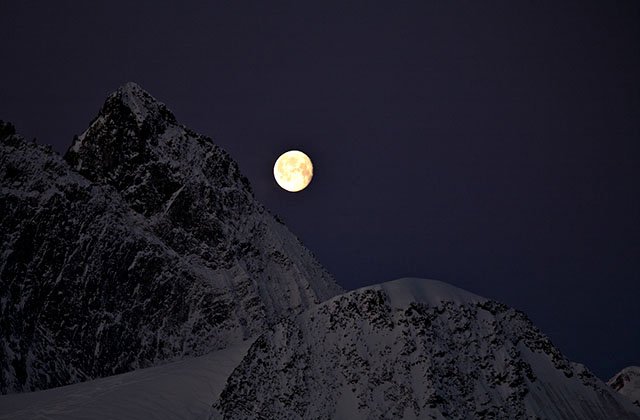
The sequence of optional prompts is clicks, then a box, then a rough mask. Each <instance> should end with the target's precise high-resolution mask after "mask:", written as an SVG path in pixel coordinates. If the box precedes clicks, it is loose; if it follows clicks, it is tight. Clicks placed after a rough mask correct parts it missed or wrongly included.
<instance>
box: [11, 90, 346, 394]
mask: <svg viewBox="0 0 640 420" xmlns="http://www.w3.org/2000/svg"><path fill="white" fill-rule="evenodd" d="M14 131H15V130H13V128H12V127H10V126H8V125H0V139H1V140H2V141H0V156H1V158H0V180H1V181H2V185H0V214H1V215H2V217H0V244H1V245H2V247H1V248H0V320H1V322H0V393H11V392H20V391H29V390H38V389H44V388H48V387H52V386H60V385H66V384H69V383H73V382H78V381H82V380H87V379H91V378H98V377H103V376H107V375H112V374H116V373H121V372H127V371H130V370H133V369H137V368H141V367H148V366H152V365H154V364H158V363H162V362H165V361H167V360H175V359H179V358H182V357H185V356H195V355H201V354H205V353H207V352H210V351H212V350H215V349H220V348H225V347H227V346H228V345H233V344H235V343H238V342H240V341H242V340H245V339H248V338H250V337H254V336H256V335H257V334H259V333H261V332H262V331H264V330H265V328H267V327H269V326H270V325H273V324H274V323H275V322H277V321H278V320H279V319H280V318H282V317H285V316H289V315H293V314H297V313H300V312H301V311H303V310H305V309H306V308H308V307H310V306H312V305H313V304H316V303H318V302H321V301H324V300H326V299H328V298H330V297H332V296H334V295H336V294H338V293H340V292H341V291H342V289H341V288H340V287H339V286H338V285H337V284H336V283H335V282H334V280H333V279H332V278H331V276H330V275H329V274H328V273H327V272H326V270H324V268H322V266H320V264H319V263H318V262H317V261H316V260H315V258H314V256H313V255H312V254H311V253H310V252H309V251H308V250H307V249H306V248H304V246H303V245H302V244H301V243H300V241H299V240H298V238H296V236H295V235H293V234H292V233H291V232H290V231H289V230H288V229H287V228H286V227H285V226H284V225H283V224H282V223H279V222H278V221H276V220H275V218H274V217H273V216H272V215H271V214H270V213H269V212H268V211H267V210H266V209H265V208H264V207H263V206H262V205H261V204H260V203H259V202H258V201H256V199H255V197H254V196H253V194H252V192H251V188H250V186H249V182H248V180H247V179H246V178H245V177H244V176H243V175H242V174H241V173H240V170H239V168H238V165H237V164H236V163H235V161H233V159H231V157H230V156H229V155H228V154H227V153H226V152H225V151H224V150H222V149H221V148H220V147H219V146H217V145H216V144H214V143H213V141H212V140H211V139H210V138H208V137H206V136H203V135H200V134H197V133H195V132H193V131H192V130H190V129H188V128H186V127H184V126H182V125H180V124H178V123H177V121H175V118H174V117H173V114H171V113H170V112H169V111H168V109H167V108H166V107H165V106H164V105H163V104H161V103H159V102H158V101H156V100H155V99H153V97H151V96H150V95H149V94H148V93H146V92H144V90H142V89H141V88H140V87H139V86H137V85H135V84H126V85H124V86H122V87H121V88H120V89H118V90H117V91H116V92H114V93H113V94H112V95H110V96H109V97H108V98H107V100H106V101H105V103H104V105H103V107H102V108H101V110H100V112H99V113H98V116H97V117H96V118H95V119H94V120H93V122H92V123H91V124H90V126H89V127H88V128H87V130H85V132H84V133H83V134H82V135H81V136H77V137H75V138H74V140H73V144H72V145H71V147H70V148H69V150H68V152H67V153H66V155H65V158H64V159H65V160H66V162H65V160H63V159H62V158H61V156H59V155H58V154H57V153H55V152H53V151H51V150H50V149H47V148H46V147H43V146H39V145H37V144H34V143H28V142H24V141H23V140H21V139H20V138H19V136H16V135H14V134H13V133H14Z"/></svg>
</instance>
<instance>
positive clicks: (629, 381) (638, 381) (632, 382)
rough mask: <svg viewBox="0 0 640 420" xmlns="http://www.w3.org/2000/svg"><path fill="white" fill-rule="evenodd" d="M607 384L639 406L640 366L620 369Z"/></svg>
mask: <svg viewBox="0 0 640 420" xmlns="http://www.w3.org/2000/svg"><path fill="white" fill-rule="evenodd" d="M607 384H609V386H611V387H612V388H613V389H615V390H616V391H618V392H619V393H620V394H622V395H624V396H625V397H627V398H629V399H630V400H631V401H633V403H634V404H635V405H637V406H638V407H640V367H638V366H629V367H626V368H624V369H622V370H621V371H620V372H618V373H617V374H616V375H615V376H614V377H613V378H611V379H609V382H607Z"/></svg>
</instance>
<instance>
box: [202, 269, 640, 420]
mask: <svg viewBox="0 0 640 420" xmlns="http://www.w3.org/2000/svg"><path fill="white" fill-rule="evenodd" d="M639 413H640V411H637V410H635V409H634V408H633V407H632V406H631V404H629V403H627V402H625V401H624V400H623V399H622V398H621V397H619V396H618V395H615V393H614V392H612V390H611V389H609V388H608V387H607V386H606V385H605V384H603V383H602V382H601V381H600V380H598V379H597V378H595V377H594V376H593V375H592V374H591V373H590V372H589V371H588V370H587V369H586V368H584V367H583V366H581V365H577V364H574V363H571V362H570V361H568V360H567V359H566V358H565V357H564V356H563V355H562V354H561V353H560V352H559V351H558V350H557V349H556V348H555V347H554V346H553V345H552V343H551V342H550V341H549V340H548V339H547V338H546V337H545V336H544V335H543V334H542V333H541V332H540V331H539V330H538V329H537V328H535V327H534V326H533V325H532V324H531V322H530V321H529V320H528V319H527V317H526V316H525V315H524V314H523V313H521V312H519V311H516V310H514V309H511V308H509V307H507V306H505V305H503V304H500V303H497V302H493V301H490V300H487V299H484V298H481V297H479V296H475V295H472V294H470V293H467V292H464V291H462V290H460V289H456V288H454V287H452V286H449V285H446V284H444V283H441V282H435V281H429V280H421V279H402V280H397V281H395V282H389V283H383V284H382V285H377V286H372V287H368V288H364V289H360V290H356V291H352V292H348V293H345V294H343V295H340V296H337V297H335V298H333V299H331V300H329V301H327V302H324V303H322V304H320V305H318V306H317V307H314V308H311V309H309V310H308V311H306V312H305V313H303V314H302V315H300V316H299V317H297V318H295V319H291V320H286V321H283V322H281V323H279V324H277V325H276V326H275V327H274V328H273V329H272V330H270V331H269V332H267V333H265V334H264V335H262V336H261V337H259V338H258V340H257V341H256V342H255V343H254V344H253V346H252V347H251V349H250V350H249V352H248V354H247V356H246V357H245V358H244V360H243V362H242V363H241V364H240V366H239V367H238V368H236V370H235V371H234V372H233V373H232V375H231V377H230V378H229V380H228V381H227V385H226V387H225V389H224V391H223V392H222V394H221V396H220V399H219V400H218V401H217V402H216V403H215V404H214V411H213V414H212V418H265V419H266V418H291V419H295V418H298V419H307V418H350V419H360V418H362V419H365V418H366V419H371V418H376V419H377V418H426V419H429V418H433V419H470V418H491V419H524V418H527V419H529V418H530V419H535V418H544V419H607V418H616V419H637V418H640V415H639Z"/></svg>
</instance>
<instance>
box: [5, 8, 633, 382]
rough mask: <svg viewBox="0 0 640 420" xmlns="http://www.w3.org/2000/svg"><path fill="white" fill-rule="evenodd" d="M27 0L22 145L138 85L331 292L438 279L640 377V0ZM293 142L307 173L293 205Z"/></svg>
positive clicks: (18, 26)
mask: <svg viewBox="0 0 640 420" xmlns="http://www.w3.org/2000/svg"><path fill="white" fill-rule="evenodd" d="M10 3H12V4H10ZM39 3H40V4H38V2H31V1H13V2H9V1H3V2H2V3H1V4H0V52H1V54H2V61H1V62H0V81H1V83H0V119H3V120H8V121H11V122H13V123H14V124H15V125H16V127H17V129H18V131H19V132H21V133H22V134H23V135H24V136H25V137H27V138H33V137H36V138H37V139H38V141H39V142H41V143H46V144H51V145H53V147H54V149H56V150H58V151H59V152H64V151H65V150H66V148H67V147H68V146H69V144H70V143H71V140H72V137H73V135H74V134H80V133H81V132H82V131H84V129H85V128H86V127H87V126H88V124H89V122H90V121H91V119H92V118H93V117H94V116H95V115H96V114H97V112H98V110H99V108H100V106H101V104H102V103H103V101H104V99H105V98H106V96H107V95H108V94H109V93H110V92H112V91H113V90H115V89H116V88H117V87H118V86H119V85H121V84H123V83H125V82H127V81H135V82H137V83H139V84H140V85H141V86H142V87H143V88H144V89H146V90H147V91H149V92H150V93H151V94H152V95H154V96H155V97H156V98H157V99H159V100H160V101H162V102H165V103H166V104H167V105H168V106H169V108H170V109H171V110H172V111H173V112H174V113H175V114H176V117H177V118H178V120H179V121H180V122H181V123H183V124H185V125H187V126H189V127H191V128H193V129H194V130H196V131H198V132H200V133H202V134H205V135H208V136H211V137H213V138H214V140H215V141H216V143H217V144H219V145H220V146H222V147H223V148H224V149H226V150H227V151H228V152H229V153H230V154H231V155H232V156H233V157H234V158H235V159H236V160H237V161H238V162H239V164H240V167H241V169H242V171H243V172H244V173H245V174H246V175H247V176H248V177H249V179H250V181H251V183H252V185H253V188H254V191H255V194H256V196H257V198H258V199H259V200H260V201H262V202H263V203H265V204H266V206H267V207H268V208H270V209H271V210H272V211H273V212H274V213H276V214H278V215H279V216H280V217H281V218H282V219H283V220H284V221H285V223H286V224H287V225H288V226H289V228H290V229H291V230H292V231H293V232H295V233H296V234H297V235H298V236H299V237H300V238H301V239H302V241H303V242H304V243H305V245H307V247H309V248H310V249H311V250H312V251H313V252H314V253H315V254H316V256H317V257H318V259H319V260H320V262H321V263H322V264H323V265H325V267H327V269H328V270H329V271H330V272H332V273H333V274H334V276H335V278H336V280H337V281H338V282H339V283H340V284H341V285H342V286H343V287H345V288H347V289H351V288H355V287H359V286H364V285H368V284H373V283H378V282H383V281H387V280H392V279H395V278H398V277H403V276H418V277H427V278H435V279H438V280H443V281H446V282H449V283H452V284H454V285H457V286H459V287H462V288H465V289H468V290H471V291H473V292H475V293H478V294H480V295H483V296H486V297H489V298H493V299H496V300H499V301H502V302H504V303H507V304H508V305H511V306H514V307H516V308H518V309H521V310H523V311H524V312H525V313H527V315H529V317H530V318H531V319H532V320H533V321H534V323H535V324H536V325H537V326H539V327H540V328H541V329H542V331H543V332H544V333H546V334H547V335H548V336H549V337H550V338H551V339H552V341H553V342H554V343H555V344H556V345H557V346H558V347H559V348H560V349H561V350H562V351H563V352H564V353H565V354H566V355H567V356H568V357H569V358H570V359H572V360H574V361H578V362H582V363H584V364H586V365H587V366H588V367H589V368H591V369H592V370H593V371H594V372H595V373H596V374H597V375H599V376H600V377H601V378H603V379H608V378H609V377H610V376H611V375H613V374H614V373H615V372H616V371H618V370H619V369H621V368H622V367H625V366H627V365H631V364H636V365H639V364H640V282H639V280H640V274H639V273H640V184H639V182H638V180H640V165H639V163H640V153H639V152H640V2H637V1H633V0H630V1H625V2H623V1H604V0H603V1H600V2H586V1H580V2H558V1H550V2H532V1H518V2H513V1H501V2H479V1H420V2H415V3H409V2H375V3H377V5H375V6H374V5H373V4H370V3H374V2H369V3H365V2H358V3H352V2H336V3H333V4H331V3H328V2H308V1H302V2H299V1H291V2H273V1H266V2H262V1H255V2H243V1H235V2H224V3H223V2H206V3H207V4H206V5H198V6H194V5H189V6H185V5H184V4H179V2H174V3H175V4H173V5H171V6H165V5H159V4H158V3H159V2H151V1H150V2H146V3H143V2H139V3H138V4H135V5H133V4H129V2H118V1H109V2H106V3H104V4H98V2H93V1H91V2H77V1H73V2H72V1H55V2H51V1H49V2H44V1H42V2H39ZM203 3H204V2H203ZM290 148H296V149H300V150H303V151H305V152H306V153H307V154H308V155H309V156H310V157H311V158H312V159H313V161H314V165H315V177H314V180H313V182H312V183H311V185H310V186H309V188H307V189H306V190H304V191H303V192H301V193H297V194H292V193H287V192H285V191H283V190H281V189H279V187H278V186H277V184H276V183H275V181H274V180H273V176H272V166H273V162H274V161H275V159H276V158H277V156H278V155H279V154H280V153H281V152H283V151H285V150H287V149H290Z"/></svg>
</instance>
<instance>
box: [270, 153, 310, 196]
mask: <svg viewBox="0 0 640 420" xmlns="http://www.w3.org/2000/svg"><path fill="white" fill-rule="evenodd" d="M273 176H274V177H275V179H276V182H277V183H278V185H280V186H281V187H282V188H283V189H285V190H287V191H289V192H298V191H302V190H304V189H305V188H306V187H307V185H309V183H310V182H311V178H313V164H312V163H311V159H309V156H307V155H305V154H304V153H302V152H301V151H299V150H289V151H288V152H285V153H283V154H282V155H280V157H279V158H278V160H276V164H275V165H273Z"/></svg>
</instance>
